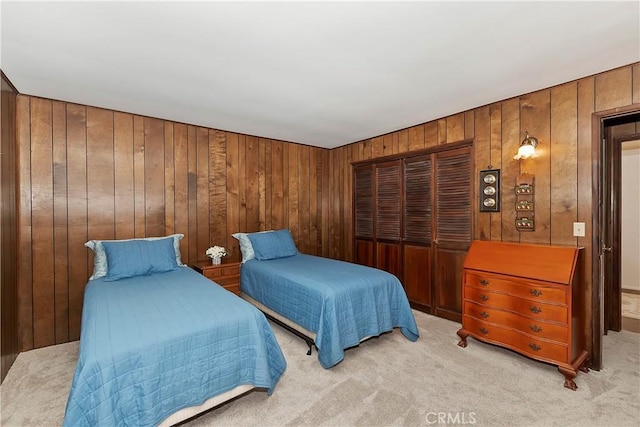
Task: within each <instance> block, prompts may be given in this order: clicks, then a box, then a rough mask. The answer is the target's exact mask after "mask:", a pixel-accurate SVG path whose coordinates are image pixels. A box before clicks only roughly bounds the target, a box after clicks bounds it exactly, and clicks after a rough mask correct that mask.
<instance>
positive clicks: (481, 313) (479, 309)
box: [464, 300, 569, 343]
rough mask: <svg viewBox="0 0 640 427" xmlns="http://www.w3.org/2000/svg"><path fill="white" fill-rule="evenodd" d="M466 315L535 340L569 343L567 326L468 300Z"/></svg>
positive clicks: (465, 304) (465, 306)
mask: <svg viewBox="0 0 640 427" xmlns="http://www.w3.org/2000/svg"><path fill="white" fill-rule="evenodd" d="M464 313H465V314H468V315H469V316H471V317H475V318H476V319H478V320H481V321H485V322H489V323H493V324H497V325H500V326H506V327H510V328H513V329H517V330H519V331H520V332H523V333H525V334H527V335H530V336H531V337H534V338H543V339H548V340H552V341H558V342H560V343H567V342H569V328H568V327H567V326H562V325H559V324H555V323H547V322H543V321H540V320H539V319H531V318H528V317H524V316H522V315H519V314H515V313H512V312H509V311H503V310H499V309H495V308H490V307H487V306H484V305H480V304H476V303H474V302H472V301H468V300H465V301H464Z"/></svg>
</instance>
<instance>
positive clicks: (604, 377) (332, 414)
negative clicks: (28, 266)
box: [0, 311, 640, 427]
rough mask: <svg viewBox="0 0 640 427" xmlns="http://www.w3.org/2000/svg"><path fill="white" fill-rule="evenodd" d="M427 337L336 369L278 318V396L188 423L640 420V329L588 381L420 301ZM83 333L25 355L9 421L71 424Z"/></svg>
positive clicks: (8, 404)
mask: <svg viewBox="0 0 640 427" xmlns="http://www.w3.org/2000/svg"><path fill="white" fill-rule="evenodd" d="M414 313H415V316H416V320H417V322H418V326H419V328H420V334H421V336H420V339H419V340H418V341H417V342H415V343H412V342H410V341H408V340H407V339H405V338H404V336H402V334H401V333H400V331H398V330H394V331H393V332H392V333H389V334H385V335H383V336H381V337H380V338H378V339H371V340H369V341H366V342H364V343H362V344H361V345H360V346H359V347H357V348H354V349H350V350H348V351H347V352H346V355H345V360H344V361H343V362H342V363H340V364H339V365H337V366H335V367H334V368H332V369H330V370H325V369H323V368H322V367H321V366H320V364H319V363H318V360H317V353H316V352H315V351H314V353H313V355H312V356H307V355H306V354H305V353H306V351H307V347H306V345H305V343H304V342H303V341H302V340H300V339H299V338H297V337H295V336H293V335H291V334H289V333H288V332H286V331H284V330H283V329H281V328H280V327H278V326H275V325H274V331H275V333H276V336H277V338H278V341H279V342H280V345H281V346H282V350H283V352H284V354H285V357H286V359H287V364H288V367H287V371H286V372H285V374H284V375H283V377H282V379H281V380H280V382H279V383H278V386H277V387H276V389H275V392H274V394H273V395H272V396H267V394H266V393H265V392H262V391H254V392H250V393H249V394H247V395H245V396H242V397H240V398H238V399H236V400H235V401H232V402H230V403H227V404H225V405H223V406H221V407H219V408H216V409H214V410H212V411H210V412H208V413H206V414H204V415H202V416H200V417H198V418H195V419H193V420H191V421H190V422H188V423H187V425H188V426H189V427H195V426H307V425H311V426H315V425H323V426H396V425H398V426H399V425H407V426H428V425H443V424H447V423H448V424H458V425H461V424H465V425H482V426H637V425H638V423H639V422H640V335H639V334H634V333H631V332H625V331H623V332H620V333H615V332H612V333H609V335H607V336H605V337H604V340H603V343H604V364H605V367H604V369H603V370H602V371H599V372H598V371H591V372H590V373H588V374H585V373H582V372H580V373H579V374H578V376H577V377H576V384H577V385H578V390H577V391H571V390H568V389H566V388H564V387H563V383H564V378H563V376H562V375H560V373H558V371H557V369H556V368H555V367H554V366H551V365H547V364H543V363H540V362H535V361H532V360H530V359H527V358H525V357H523V356H520V355H518V354H516V353H513V352H511V351H508V350H505V349H502V348H499V347H495V346H491V345H488V344H484V343H480V342H479V341H476V340H474V339H471V338H470V339H469V345H468V347H467V348H466V349H463V348H460V347H458V346H457V345H456V344H457V342H458V337H457V335H456V331H457V330H458V328H459V326H460V325H459V324H458V323H455V322H450V321H447V320H444V319H440V318H437V317H433V316H429V315H426V314H424V313H421V312H417V311H415V312H414ZM77 351H78V343H77V342H73V343H67V344H62V345H57V346H52V347H47V348H42V349H38V350H32V351H28V352H24V353H21V354H20V355H19V357H18V359H17V360H16V362H15V364H14V366H13V367H12V368H11V370H10V371H9V374H8V375H7V377H6V379H5V382H4V383H3V385H2V386H1V387H0V388H1V395H2V402H1V409H2V416H1V419H0V424H1V425H2V426H43V427H46V426H58V425H60V424H61V423H62V418H63V415H64V408H65V404H66V400H67V394H68V392H69V387H70V384H71V379H72V376H73V371H74V368H75V363H76V358H77Z"/></svg>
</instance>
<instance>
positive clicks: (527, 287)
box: [465, 272, 568, 304]
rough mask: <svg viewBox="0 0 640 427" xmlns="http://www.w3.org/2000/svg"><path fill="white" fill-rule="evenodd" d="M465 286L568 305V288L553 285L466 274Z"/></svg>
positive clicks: (479, 274)
mask: <svg viewBox="0 0 640 427" xmlns="http://www.w3.org/2000/svg"><path fill="white" fill-rule="evenodd" d="M465 285H468V286H473V287H476V288H481V289H486V290H490V291H498V292H504V293H508V294H510V295H513V296H517V297H520V298H527V299H531V300H534V301H543V302H551V303H557V304H566V303H567V289H568V287H567V286H564V285H551V284H546V283H544V282H532V281H524V280H523V281H520V280H509V279H505V278H500V277H497V276H493V275H491V274H481V273H472V272H466V274H465Z"/></svg>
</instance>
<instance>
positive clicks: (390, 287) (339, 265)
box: [234, 230, 419, 368]
mask: <svg viewBox="0 0 640 427" xmlns="http://www.w3.org/2000/svg"><path fill="white" fill-rule="evenodd" d="M276 233H279V234H281V236H279V237H278V236H277V235H276ZM234 237H236V236H234ZM237 237H240V238H243V236H241V235H240V236H237ZM246 237H249V243H251V246H252V247H251V248H250V249H248V248H247V247H246V245H247V242H246V241H245V242H244V248H243V243H242V242H241V250H242V251H243V264H242V269H241V275H240V288H241V296H242V297H243V298H245V299H247V300H248V301H249V302H251V303H252V304H254V305H256V306H257V307H258V308H260V309H261V310H262V311H264V312H265V313H266V314H267V315H269V316H270V317H273V318H274V319H276V320H278V321H280V322H282V323H284V324H285V325H286V326H288V327H289V328H292V329H293V330H295V331H296V332H297V333H299V334H300V335H302V336H304V337H307V338H308V339H309V340H311V341H312V342H313V343H314V344H315V347H316V348H317V349H318V360H319V362H320V364H321V365H322V366H323V367H324V368H330V367H332V366H334V365H336V364H337V363H339V362H340V361H342V360H343V358H344V350H345V349H347V348H349V347H353V346H356V345H358V344H359V343H360V342H361V341H362V340H364V339H366V338H368V337H374V336H379V335H380V334H382V333H384V332H388V331H391V330H392V329H393V328H396V327H397V328H400V331H401V332H402V334H403V335H404V336H405V337H406V338H408V339H409V340H411V341H415V340H417V339H418V337H419V332H418V328H417V325H416V322H415V318H414V316H413V312H412V311H411V308H410V306H409V302H408V300H407V297H406V294H405V292H404V289H403V287H402V284H401V283H400V281H399V280H398V279H397V278H396V277H395V276H394V275H392V274H390V273H387V272H385V271H382V270H378V269H375V268H370V267H366V266H362V265H358V264H352V263H348V262H343V261H337V260H332V259H328V258H322V257H317V256H313V255H305V254H301V253H298V251H297V249H295V244H294V243H293V240H292V239H291V235H290V232H289V231H288V230H284V231H283V232H282V233H280V230H279V231H277V232H271V233H260V234H258V233H255V234H247V235H246ZM239 240H240V239H239ZM274 240H275V241H276V242H275V243H274ZM265 243H266V244H265ZM248 251H251V252H253V253H252V254H251V257H246V256H245V254H246V253H247V252H248Z"/></svg>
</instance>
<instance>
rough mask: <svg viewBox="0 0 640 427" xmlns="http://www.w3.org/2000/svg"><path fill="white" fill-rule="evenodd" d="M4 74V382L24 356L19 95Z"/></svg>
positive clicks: (0, 157)
mask: <svg viewBox="0 0 640 427" xmlns="http://www.w3.org/2000/svg"><path fill="white" fill-rule="evenodd" d="M1 74H2V105H1V107H0V116H2V127H1V134H2V136H1V138H0V142H1V144H0V153H1V154H0V181H1V184H2V191H1V192H0V206H2V212H1V223H2V225H1V228H0V245H1V246H0V255H1V256H0V291H1V292H2V295H1V296H0V301H2V307H1V308H0V312H1V313H2V319H1V324H2V333H1V334H0V336H1V337H2V338H1V342H0V349H1V351H0V354H1V357H2V363H1V369H0V382H2V381H3V380H4V377H5V376H6V375H7V372H8V371H9V368H10V367H11V365H12V364H13V362H14V360H15V359H16V357H18V353H19V352H20V347H19V341H18V254H17V253H18V205H17V199H16V197H17V172H18V170H17V161H16V160H17V155H18V153H17V149H16V147H17V144H16V96H17V94H18V93H17V91H16V90H15V88H14V87H13V86H12V85H11V82H9V80H8V79H7V78H6V76H5V75H4V73H1Z"/></svg>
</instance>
